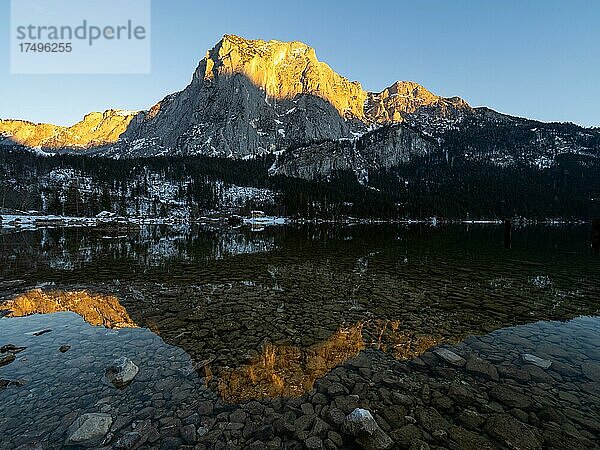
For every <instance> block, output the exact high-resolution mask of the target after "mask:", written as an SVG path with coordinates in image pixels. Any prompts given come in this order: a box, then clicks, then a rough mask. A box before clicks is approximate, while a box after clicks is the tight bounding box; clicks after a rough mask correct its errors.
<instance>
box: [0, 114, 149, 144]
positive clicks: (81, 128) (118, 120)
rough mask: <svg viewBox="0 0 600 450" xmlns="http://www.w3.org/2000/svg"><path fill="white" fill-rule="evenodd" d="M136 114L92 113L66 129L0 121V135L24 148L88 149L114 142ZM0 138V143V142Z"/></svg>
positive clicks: (44, 124) (47, 125)
mask: <svg viewBox="0 0 600 450" xmlns="http://www.w3.org/2000/svg"><path fill="white" fill-rule="evenodd" d="M136 114H137V113H136V112H130V111H119V110H112V109H110V110H108V111H105V112H103V113H102V112H92V113H89V114H87V115H86V116H85V117H84V118H83V120H81V121H80V122H77V123H76V124H75V125H72V126H70V127H62V126H59V125H51V124H47V123H32V122H27V121H23V120H0V136H1V135H4V136H5V137H6V138H7V139H9V140H11V141H12V142H14V143H17V144H21V145H26V146H28V147H43V148H50V149H52V148H65V147H69V148H89V147H94V146H102V145H107V144H112V143H115V142H117V140H118V139H119V137H120V136H121V134H123V133H124V132H125V130H126V129H127V127H128V126H129V123H130V122H131V120H132V119H133V118H134V117H135V115H136ZM1 140H2V139H1V137H0V141H1Z"/></svg>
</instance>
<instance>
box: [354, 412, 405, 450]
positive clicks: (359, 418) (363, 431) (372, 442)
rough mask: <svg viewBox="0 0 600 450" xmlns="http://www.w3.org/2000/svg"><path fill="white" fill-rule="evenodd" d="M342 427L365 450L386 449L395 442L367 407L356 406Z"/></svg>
mask: <svg viewBox="0 0 600 450" xmlns="http://www.w3.org/2000/svg"><path fill="white" fill-rule="evenodd" d="M342 428H343V431H344V432H345V433H347V434H349V435H351V436H354V438H355V439H356V443H357V444H359V445H360V446H361V447H362V448H364V449H365V450H385V449H389V448H392V445H393V443H394V442H393V441H392V439H391V438H390V437H389V436H388V435H387V434H386V433H385V432H384V431H383V430H382V429H381V428H380V427H379V425H378V424H377V422H376V421H375V419H374V418H373V416H372V415H371V413H370V412H369V411H368V410H366V409H361V408H356V409H355V410H354V411H352V412H351V413H350V414H348V415H347V416H346V419H345V420H344V425H343V427H342Z"/></svg>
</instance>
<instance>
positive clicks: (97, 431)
mask: <svg viewBox="0 0 600 450" xmlns="http://www.w3.org/2000/svg"><path fill="white" fill-rule="evenodd" d="M112 422H113V420H112V417H111V416H109V415H108V414H103V413H87V414H83V415H82V416H79V417H78V418H77V419H75V422H73V423H72V424H71V426H70V427H69V429H68V430H67V435H68V436H69V437H68V438H67V442H66V445H77V446H82V447H98V446H99V445H100V444H101V443H102V441H103V440H104V436H106V434H107V433H108V430H109V429H110V426H111V425H112Z"/></svg>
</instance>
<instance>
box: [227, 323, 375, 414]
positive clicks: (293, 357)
mask: <svg viewBox="0 0 600 450" xmlns="http://www.w3.org/2000/svg"><path fill="white" fill-rule="evenodd" d="M364 348H365V344H364V341H363V338H362V323H358V324H356V325H353V326H351V327H348V328H341V329H339V330H338V331H336V332H335V333H334V334H333V335H332V336H331V337H330V338H329V339H327V340H326V341H324V342H321V343H319V344H315V345H312V346H310V347H307V348H300V347H296V346H293V345H273V344H267V345H265V347H264V349H263V352H262V354H261V355H260V356H259V357H257V358H256V359H255V360H254V361H253V362H252V363H251V364H248V365H245V366H241V367H238V368H235V369H228V370H227V369H226V370H224V371H223V373H222V374H221V376H220V379H219V392H220V394H221V396H222V397H223V399H224V400H226V401H229V402H236V401H244V400H249V399H260V398H266V397H269V398H272V397H298V396H300V395H302V394H304V393H305V392H307V391H309V390H310V389H312V386H313V384H314V382H315V380H317V379H318V378H320V377H322V376H324V375H326V374H327V373H328V372H329V371H330V370H332V369H333V368H335V367H336V366H338V365H340V364H342V363H343V362H344V361H346V360H348V359H350V358H353V357H355V356H356V355H358V353H359V352H360V351H361V350H363V349H364Z"/></svg>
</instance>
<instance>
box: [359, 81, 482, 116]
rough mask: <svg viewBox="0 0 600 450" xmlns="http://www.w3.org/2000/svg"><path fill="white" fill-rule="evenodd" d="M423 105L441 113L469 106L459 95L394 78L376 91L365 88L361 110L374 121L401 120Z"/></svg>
mask: <svg viewBox="0 0 600 450" xmlns="http://www.w3.org/2000/svg"><path fill="white" fill-rule="evenodd" d="M423 107H432V108H435V109H437V110H438V112H439V114H440V115H442V116H448V115H449V114H451V113H452V112H455V111H463V112H464V111H470V110H471V107H470V106H469V105H468V104H467V102H465V101H464V100H462V99H461V98H459V97H450V98H445V97H440V96H438V95H435V94H433V93H431V92H430V91H428V90H427V89H425V88H424V87H423V86H421V85H420V84H418V83H415V82H413V81H397V82H395V83H394V84H392V85H391V86H390V87H387V88H385V89H384V90H383V91H381V92H379V93H373V92H369V94H368V98H367V102H366V104H365V114H366V116H367V117H368V118H369V119H371V120H373V121H375V122H377V123H393V122H402V121H404V120H405V119H406V116H407V115H409V114H413V113H415V112H417V111H418V110H419V109H420V108H423Z"/></svg>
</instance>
